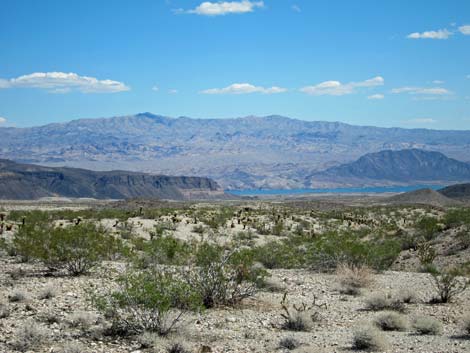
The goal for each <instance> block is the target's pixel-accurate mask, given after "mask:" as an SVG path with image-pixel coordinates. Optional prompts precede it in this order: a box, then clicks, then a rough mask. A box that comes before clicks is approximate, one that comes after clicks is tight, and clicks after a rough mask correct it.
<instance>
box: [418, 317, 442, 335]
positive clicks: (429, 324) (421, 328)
mask: <svg viewBox="0 0 470 353" xmlns="http://www.w3.org/2000/svg"><path fill="white" fill-rule="evenodd" d="M413 329H414V330H415V331H416V333H418V334H420V335H440V334H441V333H442V323H441V322H440V321H439V320H437V319H435V318H433V317H429V316H419V317H416V318H415V319H414V320H413Z"/></svg>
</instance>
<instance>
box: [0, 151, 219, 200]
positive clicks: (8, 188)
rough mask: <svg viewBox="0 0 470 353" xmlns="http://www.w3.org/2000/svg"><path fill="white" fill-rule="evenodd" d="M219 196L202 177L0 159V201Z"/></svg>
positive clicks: (202, 197)
mask: <svg viewBox="0 0 470 353" xmlns="http://www.w3.org/2000/svg"><path fill="white" fill-rule="evenodd" d="M217 195H218V196H220V197H223V196H224V193H223V191H222V190H221V188H220V187H219V185H218V184H217V183H216V182H215V181H213V180H211V179H209V178H202V177H187V176H165V175H152V174H145V173H135V172H126V171H110V172H96V171H91V170H86V169H75V168H52V167H42V166H37V165H30V164H20V163H15V162H12V161H9V160H0V198H1V199H37V198H41V197H47V196H62V197H90V198H96V199H125V198H131V197H152V198H161V199H174V200H186V199H191V198H192V199H204V198H215V197H216V196H217Z"/></svg>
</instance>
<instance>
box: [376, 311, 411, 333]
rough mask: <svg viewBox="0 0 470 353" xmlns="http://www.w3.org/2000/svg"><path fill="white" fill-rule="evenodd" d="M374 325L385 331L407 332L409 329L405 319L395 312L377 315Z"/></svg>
mask: <svg viewBox="0 0 470 353" xmlns="http://www.w3.org/2000/svg"><path fill="white" fill-rule="evenodd" d="M374 324H375V326H377V327H378V328H380V329H381V330H383V331H405V330H406V328H407V322H406V320H405V318H404V317H403V316H402V315H400V314H398V313H395V312H384V313H381V314H379V315H377V317H376V318H375V319H374Z"/></svg>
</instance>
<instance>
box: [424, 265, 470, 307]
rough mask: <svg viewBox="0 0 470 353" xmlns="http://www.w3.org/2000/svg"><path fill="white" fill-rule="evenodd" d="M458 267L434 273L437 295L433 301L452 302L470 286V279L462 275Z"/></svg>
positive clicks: (433, 279) (433, 280) (433, 278)
mask: <svg viewBox="0 0 470 353" xmlns="http://www.w3.org/2000/svg"><path fill="white" fill-rule="evenodd" d="M460 275H461V273H460V271H459V270H458V269H456V268H452V269H447V270H444V271H442V272H438V273H433V274H432V283H433V285H434V288H435V290H436V296H435V297H434V298H432V299H431V303H450V302H451V301H452V300H454V298H455V297H456V296H457V295H459V294H460V293H462V292H464V291H465V289H466V288H467V286H468V279H467V278H463V277H460Z"/></svg>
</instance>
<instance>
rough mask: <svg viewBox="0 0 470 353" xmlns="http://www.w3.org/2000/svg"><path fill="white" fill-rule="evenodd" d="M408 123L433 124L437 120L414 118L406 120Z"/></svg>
mask: <svg viewBox="0 0 470 353" xmlns="http://www.w3.org/2000/svg"><path fill="white" fill-rule="evenodd" d="M406 122H407V123H409V124H434V123H437V120H435V119H431V118H416V119H411V120H408V121H406Z"/></svg>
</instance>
